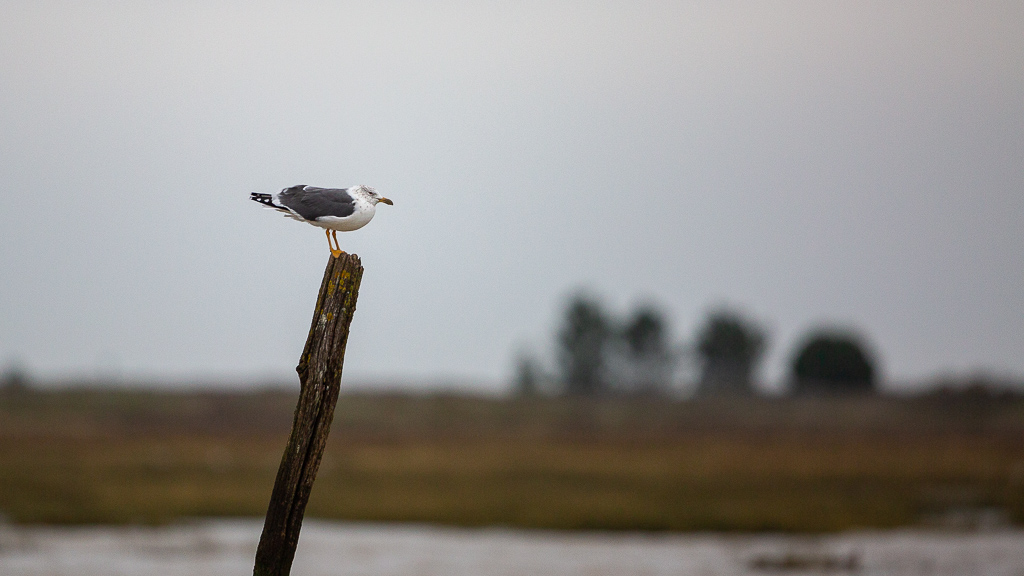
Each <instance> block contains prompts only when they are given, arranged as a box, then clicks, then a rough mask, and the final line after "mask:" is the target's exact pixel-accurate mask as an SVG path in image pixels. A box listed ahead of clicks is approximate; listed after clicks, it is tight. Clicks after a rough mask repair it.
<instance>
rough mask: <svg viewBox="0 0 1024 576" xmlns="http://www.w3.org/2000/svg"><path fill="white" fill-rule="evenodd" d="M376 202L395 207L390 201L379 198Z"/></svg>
mask: <svg viewBox="0 0 1024 576" xmlns="http://www.w3.org/2000/svg"><path fill="white" fill-rule="evenodd" d="M378 202H380V203H381V204H387V205H388V206H394V205H395V203H394V202H392V201H391V200H389V199H387V198H381V199H380V200H378Z"/></svg>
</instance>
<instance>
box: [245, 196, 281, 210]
mask: <svg viewBox="0 0 1024 576" xmlns="http://www.w3.org/2000/svg"><path fill="white" fill-rule="evenodd" d="M249 200H252V201H254V202H259V203H260V204H263V205H264V206H266V207H267V208H274V209H277V210H284V206H278V205H277V204H274V197H273V196H272V195H270V194H259V193H257V192H253V193H251V194H249Z"/></svg>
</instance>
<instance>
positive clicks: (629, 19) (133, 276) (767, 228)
mask: <svg viewBox="0 0 1024 576" xmlns="http://www.w3.org/2000/svg"><path fill="white" fill-rule="evenodd" d="M0 11H2V13H3V16H2V18H0V194H2V205H0V246H2V248H0V294H2V300H0V362H4V363H10V362H18V363H20V364H21V365H22V366H24V367H25V368H26V369H28V370H29V371H30V372H31V373H32V374H35V375H39V376H43V377H68V376H74V375H91V374H98V373H102V372H104V371H107V372H114V373H118V374H122V375H124V376H125V377H131V378H135V377H153V378H162V379H174V378H221V379H236V380H240V381H246V380H254V381H255V380H259V379H261V378H294V373H293V372H292V370H293V367H294V365H295V363H296V361H297V359H298V355H299V352H300V351H301V348H302V344H303V341H304V338H305V334H306V330H307V328H308V323H309V319H310V315H311V313H312V306H313V301H314V298H315V294H316V290H317V287H318V285H319V281H320V278H321V275H322V273H323V267H324V264H325V263H326V261H327V258H328V251H327V246H326V241H325V239H324V235H323V234H322V232H321V231H320V230H317V229H315V228H313V227H310V226H308V225H304V224H299V223H296V222H294V221H291V220H287V219H285V218H283V217H281V216H279V215H277V214H274V213H272V212H268V211H265V210H261V209H260V208H259V207H258V206H256V205H255V204H254V203H252V202H249V200H248V199H247V197H248V194H249V192H253V191H260V192H273V191H276V190H279V189H281V188H283V187H285V186H288V185H292V184H297V183H305V184H313V185H320V186H347V185H351V184H357V183H365V184H369V185H373V186H375V187H377V188H378V189H379V190H380V191H381V192H382V193H384V194H385V195H386V196H389V197H391V198H393V199H394V200H395V206H394V207H393V208H392V207H386V206H385V207H382V209H381V210H379V211H378V214H377V216H376V218H375V219H374V221H373V222H372V223H371V224H370V225H369V226H367V227H366V228H364V229H362V230H360V231H358V232H353V233H348V234H342V235H340V238H341V241H342V247H343V248H345V249H347V250H349V251H352V252H356V253H358V254H359V255H360V256H361V257H362V258H363V263H364V265H365V266H366V275H365V278H364V282H363V288H362V293H361V294H360V298H359V311H358V313H357V314H356V319H355V323H354V325H353V334H352V337H351V339H350V343H349V350H348V357H347V360H346V376H347V378H348V379H350V380H352V381H358V380H364V381H396V380H411V381H418V382H423V381H431V380H432V381H441V380H446V379H453V380H459V381H472V382H479V383H480V386H484V387H491V388H495V387H498V386H500V385H502V383H503V382H505V381H507V380H508V378H509V377H510V374H511V371H512V358H513V355H514V353H515V352H516V351H517V350H520V349H529V350H533V351H535V352H537V353H538V354H542V353H544V351H545V350H546V349H547V348H548V346H549V345H550V342H551V338H552V336H551V334H552V331H553V329H554V326H555V324H556V322H557V318H558V314H559V312H560V310H561V307H562V305H563V303H564V302H565V299H566V297H567V295H569V294H570V293H572V292H573V291H574V290H576V289H587V290H589V291H590V292H591V293H593V294H596V295H599V296H601V297H603V298H604V299H605V301H606V302H607V304H608V305H609V307H610V308H611V309H613V310H616V311H618V312H619V313H624V312H625V311H626V310H628V309H629V308H630V307H632V306H633V305H635V304H636V303H638V302H643V301H653V302H657V303H659V304H660V305H661V306H662V307H663V308H664V309H665V310H666V311H667V312H668V313H669V314H670V316H671V319H672V321H673V332H674V334H675V337H676V338H677V339H678V340H680V341H682V340H685V339H687V338H690V337H692V334H693V332H694V330H695V329H696V327H697V326H698V324H699V322H700V320H701V319H702V317H703V315H704V314H705V313H706V312H707V311H708V310H709V308H711V307H715V306H718V305H722V304H728V305H732V306H735V307H737V308H739V309H741V310H743V311H745V312H746V313H748V314H749V315H751V316H752V317H754V318H757V319H759V320H761V321H762V322H763V323H764V324H765V325H766V326H767V327H768V328H769V329H770V331H771V335H772V342H771V343H772V346H771V349H770V356H769V358H768V362H767V364H766V367H765V370H764V373H763V375H762V377H763V379H764V380H765V381H766V382H769V383H771V382H777V381H779V380H780V379H781V378H782V377H783V375H784V373H785V363H786V360H787V358H788V356H789V355H790V354H791V353H792V349H793V346H794V345H795V343H796V340H797V339H798V338H799V337H800V335H801V334H804V333H805V332H806V331H807V330H809V329H810V328H813V327H815V326H818V325H821V324H835V325H840V326H850V327H853V328H856V329H858V330H860V331H861V332H862V333H863V334H865V335H866V336H867V338H868V339H869V341H870V343H871V345H872V346H873V347H874V349H875V350H876V351H877V353H878V355H879V357H880V360H881V365H882V370H883V373H884V374H885V376H886V377H887V378H889V379H891V380H896V381H914V380H922V379H927V378H930V377H932V376H934V375H936V374H941V373H943V372H960V373H965V372H971V371H974V370H982V369H983V370H988V371H991V372H994V373H997V374H1016V375H1019V374H1024V226H1022V218H1024V3H1022V2H1020V1H1019V0H1016V1H1007V2H985V1H980V2H979V1H975V0H971V1H951V2H947V1H928V2H913V1H907V2H891V1H886V2H872V1H864V0H858V1H856V2H852V1H851V2H820V1H807V2H802V1H778V2H763V1H750V2H745V1H739V2H735V1H728V0H724V1H723V0H715V1H703V2H685V1H678V0H677V1H666V2H637V1H629V2H625V1H621V2H614V1H612V2H600V1H598V2H593V1H588V2H558V1H547V0H546V1H543V2H514V3H503V2H473V1H467V2H389V1H375V2H365V3H345V2H280V3H277V2H252V1H244V2H243V1H237V2H235V1H218V0H203V1H202V2H198V1H197V2H171V3H155V2H146V1H141V0H140V1H133V0H124V1H103V2H100V1H95V2H93V1H70V2H68V1H60V2H54V1H46V0H43V1H39V0H33V1H31V2H28V1H26V2H2V3H0Z"/></svg>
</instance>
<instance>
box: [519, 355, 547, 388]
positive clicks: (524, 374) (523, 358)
mask: <svg viewBox="0 0 1024 576" xmlns="http://www.w3.org/2000/svg"><path fill="white" fill-rule="evenodd" d="M541 377H542V376H541V369H540V366H539V365H538V364H537V361H536V360H534V359H533V357H532V356H528V355H526V354H521V355H520V356H519V360H517V361H516V379H515V382H514V388H515V394H516V396H536V395H537V394H538V393H539V392H540V381H541Z"/></svg>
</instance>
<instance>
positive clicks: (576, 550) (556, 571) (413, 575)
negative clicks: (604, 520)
mask: <svg viewBox="0 0 1024 576" xmlns="http://www.w3.org/2000/svg"><path fill="white" fill-rule="evenodd" d="M261 526H262V524H261V522H259V521H255V520H237V521H225V520H216V521H197V522H190V523H186V524H180V525H174V526H168V527H160V528H141V527H80V528H55V527H19V526H0V575H3V576H28V575H32V576H43V575H45V576H58V575H65V574H66V575H75V576H99V575H103V576H108V575H118V576H121V575H123V576H129V575H130V576H156V575H160V576H175V575H182V576H185V575H188V576H193V575H196V574H217V575H235V574H237V575H239V576H241V575H249V574H251V573H252V562H253V555H254V553H255V550H256V542H257V540H258V539H259V533H260V529H261ZM292 574H293V575H295V576H341V575H345V576H356V575H366V576H369V575H373V576H432V575H436V576H520V575H523V576H526V575H530V576H546V575H551V576H555V575H557V576H633V575H635V576H661V575H672V576H688V575H694V576H698V575H699V576H715V575H736V574H740V575H742V574H750V575H761V576H764V575H773V574H774V575H780V574H782V575H786V574H866V575H874V574H878V575H912V574H913V575H917V574H920V575H943V574H950V575H953V574H965V575H966V574H969V575H972V576H973V575H977V576H984V575H1007V576H1024V531H1019V530H1017V531H1013V530H1000V531H994V532H986V533H971V534H968V533H951V532H927V531H913V530H908V531H893V532H856V533H848V534H839V535H828V536H786V535H770V534H769V535H720V534H674V535H646V534H621V533H607V534H604V533H596V534H595V533H560V532H543V531H521V530H506V529H477V530H470V529H455V528H441V527H433V526H395V525H383V524H352V523H329V522H314V521H307V522H306V523H305V525H304V526H303V529H302V537H301V539H300V541H299V548H298V551H297V553H296V558H295V564H294V566H293V569H292Z"/></svg>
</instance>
